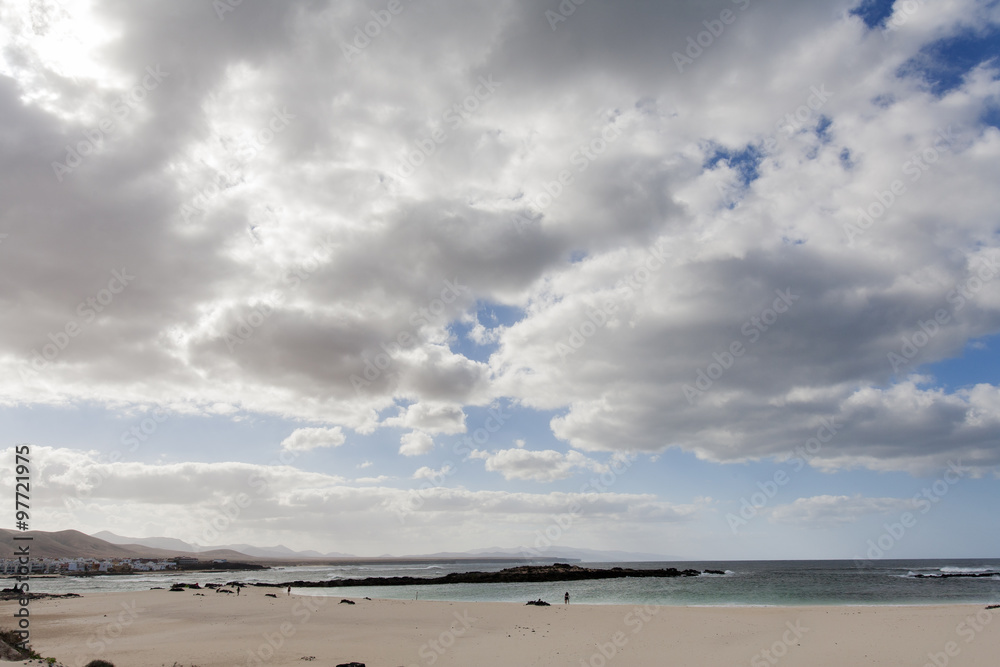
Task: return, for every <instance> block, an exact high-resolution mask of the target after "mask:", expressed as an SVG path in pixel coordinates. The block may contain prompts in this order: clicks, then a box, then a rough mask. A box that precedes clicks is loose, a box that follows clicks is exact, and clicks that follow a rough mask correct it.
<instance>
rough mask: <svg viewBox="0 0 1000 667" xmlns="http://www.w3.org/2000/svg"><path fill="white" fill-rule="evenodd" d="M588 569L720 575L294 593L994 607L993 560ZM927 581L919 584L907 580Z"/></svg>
mask: <svg viewBox="0 0 1000 667" xmlns="http://www.w3.org/2000/svg"><path fill="white" fill-rule="evenodd" d="M521 564H523V563H521V562H520V561H511V562H509V563H499V564H498V563H462V564H460V565H458V564H442V565H430V566H428V565H412V566H399V565H374V566H371V565H368V566H344V567H333V566H304V567H289V568H282V569H273V570H267V571H256V572H227V573H206V572H191V573H155V574H154V573H146V574H142V575H132V576H111V575H109V576H100V577H87V578H75V577H63V578H58V579H35V580H33V581H32V582H31V590H33V591H36V592H52V593H64V592H77V593H83V594H85V593H87V592H97V591H131V590H147V589H149V588H151V587H153V586H169V585H170V584H171V583H173V582H178V581H182V582H199V583H202V584H204V583H211V582H217V583H225V582H227V581H233V580H239V581H243V582H246V583H253V582H258V581H260V582H282V581H293V580H297V579H301V580H304V581H324V580H327V579H333V578H361V577H372V576H412V577H438V576H442V575H443V574H447V573H449V572H463V571H470V570H478V571H495V570H500V569H503V568H505V567H512V566H515V565H521ZM587 565H590V566H593V567H615V566H620V567H631V568H636V569H650V568H660V567H675V568H677V569H686V568H693V569H697V570H705V569H715V570H723V571H725V572H726V574H725V575H702V576H699V577H676V578H667V579H659V578H641V579H637V578H629V579H604V580H591V581H574V582H551V583H518V584H448V585H440V584H438V585H427V586H372V587H352V588H302V589H295V590H293V592H294V593H296V594H300V595H328V596H332V597H338V598H344V597H348V598H361V597H365V596H367V597H371V598H386V599H400V600H412V599H414V598H415V597H419V599H421V600H452V601H473V602H479V601H484V602H485V601H492V602H520V603H523V602H526V601H528V600H533V599H537V598H539V597H540V598H542V599H543V600H546V601H548V602H550V603H561V602H562V598H563V593H565V592H567V591H568V592H569V594H570V597H571V600H572V602H574V603H581V604H654V605H683V606H687V605H713V606H715V605H722V606H725V605H731V606H755V605H769V606H770V605H778V606H782V605H807V604H808V605H843V604H852V605H855V604H861V605H877V604H888V605H902V604H953V603H989V604H995V603H997V602H1000V559H958V560H946V559H936V560H885V561H868V562H867V564H866V565H867V566H865V567H858V566H856V565H855V563H854V562H853V561H714V562H713V561H698V562H669V563H593V564H587ZM955 572H984V573H986V574H987V575H988V576H986V577H982V578H945V577H941V576H940V575H941V574H944V573H955ZM915 574H926V575H931V576H932V578H926V579H921V578H917V577H915V576H913V575H915Z"/></svg>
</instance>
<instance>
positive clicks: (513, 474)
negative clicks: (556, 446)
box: [469, 447, 608, 482]
mask: <svg viewBox="0 0 1000 667" xmlns="http://www.w3.org/2000/svg"><path fill="white" fill-rule="evenodd" d="M469 456H470V458H475V459H483V460H484V461H485V462H486V469H487V470H489V471H490V472H499V473H500V474H502V475H503V476H504V479H523V480H531V481H534V482H554V481H556V480H559V479H566V478H567V477H570V476H571V475H574V474H576V473H578V472H580V471H582V470H590V471H593V472H605V471H607V470H608V467H607V466H606V465H603V464H600V463H598V462H597V461H594V460H593V459H590V458H587V457H586V456H584V455H583V454H581V453H580V452H576V451H573V450H570V451H568V452H566V453H565V454H563V453H562V452H557V451H554V450H551V449H546V450H543V451H531V450H528V449H523V448H521V447H517V448H516V449H501V450H499V451H496V452H485V451H482V450H474V451H473V452H472V453H471V454H469Z"/></svg>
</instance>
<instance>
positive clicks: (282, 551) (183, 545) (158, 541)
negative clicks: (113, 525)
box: [94, 530, 354, 559]
mask: <svg viewBox="0 0 1000 667" xmlns="http://www.w3.org/2000/svg"><path fill="white" fill-rule="evenodd" d="M94 537H97V538H100V539H102V540H105V541H107V542H110V543H112V544H139V545H142V546H146V547H152V548H154V549H179V550H183V551H188V552H191V553H196V554H202V553H208V552H209V551H217V550H219V549H229V550H232V551H236V552H239V553H240V554H245V555H246V556H254V557H255V558H281V559H295V558H354V556H353V555H351V554H344V553H339V552H336V551H332V552H330V553H326V554H321V553H320V552H318V551H294V550H292V549H289V548H288V547H286V546H284V545H282V544H279V545H277V546H273V547H255V546H253V545H252V544H223V545H219V546H211V547H206V546H202V545H200V544H191V543H190V542H184V541H183V540H178V539H174V538H173V537H125V536H123V535H115V534H114V533H112V532H109V531H106V530H102V531H101V532H99V533H94Z"/></svg>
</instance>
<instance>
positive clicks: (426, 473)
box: [413, 465, 455, 481]
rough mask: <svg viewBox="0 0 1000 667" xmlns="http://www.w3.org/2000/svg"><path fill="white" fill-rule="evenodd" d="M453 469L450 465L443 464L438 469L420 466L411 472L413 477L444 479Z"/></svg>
mask: <svg viewBox="0 0 1000 667" xmlns="http://www.w3.org/2000/svg"><path fill="white" fill-rule="evenodd" d="M454 471H455V469H454V468H453V467H452V466H450V465H445V466H443V467H442V468H441V469H439V470H435V469H434V468H431V467H428V466H422V467H420V468H417V470H416V472H414V473H413V479H429V480H432V481H433V480H439V479H444V478H446V477H447V476H448V475H451V474H452V473H453V472H454Z"/></svg>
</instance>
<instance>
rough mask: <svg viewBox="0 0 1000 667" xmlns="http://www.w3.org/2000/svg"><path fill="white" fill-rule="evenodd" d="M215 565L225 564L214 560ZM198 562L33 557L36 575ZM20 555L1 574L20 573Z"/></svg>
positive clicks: (1, 566)
mask: <svg viewBox="0 0 1000 667" xmlns="http://www.w3.org/2000/svg"><path fill="white" fill-rule="evenodd" d="M212 562H213V564H222V563H225V562H226V561H225V560H214V561H212ZM196 564H198V559H196V558H181V557H178V558H170V559H162V558H160V559H156V558H38V559H34V558H33V559H32V560H31V573H32V574H67V575H85V574H94V573H100V572H107V573H109V574H128V573H131V572H162V571H164V570H176V569H181V568H184V567H190V566H192V565H196ZM17 567H18V562H17V559H16V558H4V559H2V560H0V574H4V575H13V574H17Z"/></svg>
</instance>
